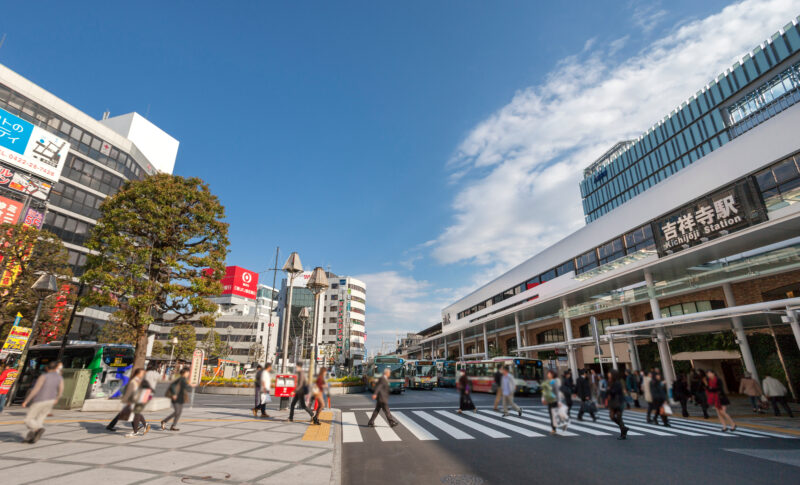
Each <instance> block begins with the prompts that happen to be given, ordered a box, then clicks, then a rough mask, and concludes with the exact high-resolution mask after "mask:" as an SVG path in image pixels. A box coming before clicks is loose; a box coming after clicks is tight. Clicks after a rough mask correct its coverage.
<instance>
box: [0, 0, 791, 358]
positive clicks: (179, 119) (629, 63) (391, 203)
mask: <svg viewBox="0 0 800 485" xmlns="http://www.w3.org/2000/svg"><path fill="white" fill-rule="evenodd" d="M729 3H730V2H721V1H705V2H696V1H683V0H680V1H670V2H663V3H659V2H636V1H629V2H614V1H586V2H571V3H569V4H568V5H569V6H568V7H565V6H564V5H566V4H562V3H560V2H534V1H529V2H521V1H508V2H477V1H474V2H470V1H458V2H456V1H446V2H445V1H443V2H424V1H408V2H374V1H364V2H323V1H319V2H236V3H233V2H231V3H224V2H204V1H200V2H188V1H176V2H145V1H142V2H134V3H119V2H95V3H92V2H80V5H78V4H75V3H69V2H46V3H45V4H44V5H46V6H45V7H43V12H42V13H41V14H37V15H36V17H35V20H34V18H33V17H32V16H31V13H30V8H29V6H27V5H25V4H23V3H20V2H15V3H11V4H9V5H5V6H4V7H3V16H2V18H0V35H2V34H6V40H5V43H4V45H3V46H2V48H0V63H3V64H5V65H6V66H8V67H10V68H11V69H13V70H15V71H17V72H19V73H20V74H22V75H23V76H25V77H27V78H28V79H30V80H32V81H34V82H36V83H37V84H39V85H41V86H43V87H44V88H46V89H48V90H50V91H51V92H53V93H54V94H56V95H57V96H59V97H61V98H63V99H65V100H66V101H68V102H70V103H72V104H73V105H75V106H76V107H78V108H80V109H81V110H83V111H85V112H86V113H88V114H89V115H91V116H94V117H100V115H101V114H102V112H103V111H105V110H110V111H111V114H112V115H118V114H123V113H127V112H130V111H137V112H139V113H141V114H143V115H146V116H147V117H148V118H149V119H150V120H151V121H153V122H154V123H155V124H157V125H158V126H160V127H161V128H162V129H164V130H165V131H167V132H168V133H170V134H171V135H173V136H174V137H176V138H177V139H179V140H180V142H181V147H180V151H179V153H178V159H177V163H176V168H175V172H176V173H177V174H180V175H186V176H199V177H201V178H203V179H205V180H206V181H208V182H209V184H210V186H211V189H212V191H213V192H214V193H216V194H217V195H219V197H220V198H221V200H222V202H223V204H224V205H225V206H226V211H227V219H228V222H229V223H230V224H231V231H230V236H231V248H230V249H231V253H230V257H229V262H230V263H231V264H237V265H241V266H245V267H247V268H250V269H253V270H259V271H260V270H263V269H266V268H268V267H270V266H271V264H272V258H273V257H274V250H275V246H278V245H279V246H280V247H281V253H282V254H281V259H282V260H283V259H285V257H286V256H287V255H288V251H298V252H299V253H300V255H301V258H302V260H303V262H304V264H305V265H306V266H308V267H312V266H316V265H322V266H330V268H331V270H332V271H334V272H338V273H340V274H349V275H355V276H358V277H362V279H365V280H366V281H367V283H368V298H367V303H368V310H367V314H368V315H367V326H368V334H369V335H370V338H368V346H369V347H371V348H376V346H375V344H376V343H379V342H380V339H382V338H390V337H392V336H394V334H395V333H397V332H401V331H406V330H408V331H411V330H417V329H421V328H424V327H426V326H428V325H430V324H432V323H434V322H435V321H436V319H437V318H438V313H439V310H440V309H441V308H442V306H444V305H445V304H447V303H450V302H452V301H453V300H454V299H456V298H458V297H461V296H464V295H465V294H466V293H467V292H468V291H470V290H471V289H474V288H475V287H476V286H477V285H479V284H482V283H485V282H487V281H489V279H490V278H492V277H494V276H497V275H498V274H500V273H501V272H502V271H504V270H506V269H508V268H509V267H510V266H511V265H513V264H516V263H519V262H521V261H522V260H523V259H524V258H526V257H529V256H531V255H533V254H535V253H536V252H537V251H539V250H541V249H543V248H544V247H546V246H547V245H549V244H552V243H554V242H555V241H557V240H558V239H560V238H561V237H563V236H565V235H566V234H568V233H569V232H571V231H573V230H575V229H577V228H578V227H580V226H581V225H582V214H581V212H580V196H579V192H578V186H577V181H578V180H579V177H580V170H581V169H582V168H583V167H584V166H586V165H588V164H589V163H591V162H592V160H593V157H596V156H598V155H599V154H601V153H602V152H603V151H605V149H607V148H608V147H609V146H610V145H611V144H613V143H614V142H615V141H617V140H618V139H620V138H622V137H624V136H635V135H638V134H639V133H640V132H642V131H644V130H646V129H647V128H648V127H649V126H650V125H651V124H653V123H654V122H655V121H657V120H658V119H660V118H661V117H663V116H664V115H665V114H666V113H667V112H668V111H669V110H671V109H672V108H673V107H675V106H678V105H679V104H680V103H681V102H682V101H684V100H685V99H686V98H688V96H689V95H691V94H692V93H694V92H695V91H697V90H698V89H699V88H700V87H701V86H702V85H703V84H704V83H705V82H706V81H707V80H709V79H711V78H712V77H713V76H715V75H716V74H717V73H718V72H721V71H722V70H723V69H724V68H725V67H727V66H730V65H731V64H732V62H733V61H734V60H735V59H736V58H737V56H739V55H741V54H743V53H744V52H746V51H747V50H749V49H752V48H753V47H755V45H756V44H758V43H759V42H761V41H763V39H766V38H767V37H768V36H769V35H771V34H772V33H773V32H775V31H776V30H777V29H778V28H779V27H781V26H782V25H784V24H785V23H786V22H788V21H789V20H790V19H791V18H792V17H794V16H796V15H797V14H800V2H798V1H797V0H745V1H744V2H743V3H737V4H733V5H729V6H728V8H725V7H726V5H728V4H729ZM44 11H46V12H44ZM281 263H282V261H281ZM263 277H264V278H265V279H267V280H271V276H268V275H264V276H263ZM262 281H264V280H262ZM269 282H270V281H267V283H269Z"/></svg>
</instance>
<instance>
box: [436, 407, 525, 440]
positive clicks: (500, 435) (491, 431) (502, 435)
mask: <svg viewBox="0 0 800 485" xmlns="http://www.w3.org/2000/svg"><path fill="white" fill-rule="evenodd" d="M436 413H437V414H441V415H442V416H445V417H448V418H450V419H452V420H453V421H457V422H459V423H461V424H463V425H464V426H467V427H470V428H472V429H474V430H475V431H477V432H479V433H483V434H485V435H486V436H488V437H489V438H511V436H509V435H507V434H505V433H501V432H499V431H496V430H494V429H492V428H489V427H488V426H484V425H482V424H478V423H475V422H473V421H470V420H469V419H467V418H465V417H464V416H461V415H459V414H456V413H455V411H449V412H448V411H436Z"/></svg>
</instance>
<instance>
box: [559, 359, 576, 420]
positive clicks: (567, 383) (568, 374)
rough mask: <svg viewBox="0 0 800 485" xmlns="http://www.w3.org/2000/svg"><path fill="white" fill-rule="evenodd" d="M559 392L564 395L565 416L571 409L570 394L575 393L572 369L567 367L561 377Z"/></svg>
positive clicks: (568, 414)
mask: <svg viewBox="0 0 800 485" xmlns="http://www.w3.org/2000/svg"><path fill="white" fill-rule="evenodd" d="M561 394H562V396H563V397H564V404H565V405H566V406H567V416H570V411H572V395H573V394H575V382H574V381H573V380H572V371H571V370H570V369H567V370H565V371H564V375H563V377H562V378H561Z"/></svg>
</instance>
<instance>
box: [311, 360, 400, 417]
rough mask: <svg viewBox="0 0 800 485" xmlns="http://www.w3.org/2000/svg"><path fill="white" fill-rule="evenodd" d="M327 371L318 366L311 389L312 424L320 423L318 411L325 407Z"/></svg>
mask: <svg viewBox="0 0 800 485" xmlns="http://www.w3.org/2000/svg"><path fill="white" fill-rule="evenodd" d="M387 370H388V369H387ZM327 372H328V369H327V368H326V367H320V369H319V372H318V373H317V379H316V381H314V389H313V390H312V391H311V397H312V402H315V406H316V412H315V413H314V417H313V418H312V419H311V422H312V423H313V424H320V422H319V413H321V412H322V408H324V407H325V402H324V401H323V395H324V394H325V389H327V388H328V381H326V380H325V374H326V373H327ZM386 382H387V384H388V382H389V381H388V380H387V381H386ZM387 409H388V408H387Z"/></svg>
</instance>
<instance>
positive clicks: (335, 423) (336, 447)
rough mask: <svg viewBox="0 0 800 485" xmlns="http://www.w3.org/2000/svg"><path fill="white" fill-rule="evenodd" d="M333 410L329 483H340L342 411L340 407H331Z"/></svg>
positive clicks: (339, 484) (338, 484) (337, 484)
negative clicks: (331, 457)
mask: <svg viewBox="0 0 800 485" xmlns="http://www.w3.org/2000/svg"><path fill="white" fill-rule="evenodd" d="M331 411H333V420H332V421H331V425H332V428H333V433H332V438H333V464H332V466H331V480H330V485H341V483H342V411H341V410H340V409H331Z"/></svg>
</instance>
